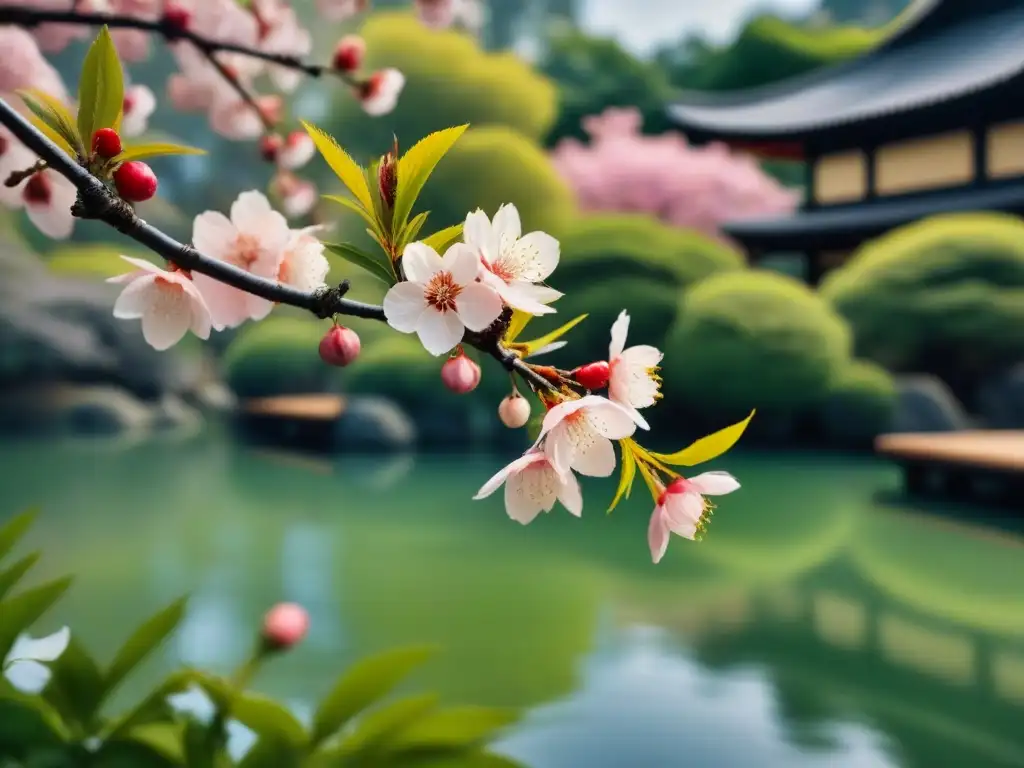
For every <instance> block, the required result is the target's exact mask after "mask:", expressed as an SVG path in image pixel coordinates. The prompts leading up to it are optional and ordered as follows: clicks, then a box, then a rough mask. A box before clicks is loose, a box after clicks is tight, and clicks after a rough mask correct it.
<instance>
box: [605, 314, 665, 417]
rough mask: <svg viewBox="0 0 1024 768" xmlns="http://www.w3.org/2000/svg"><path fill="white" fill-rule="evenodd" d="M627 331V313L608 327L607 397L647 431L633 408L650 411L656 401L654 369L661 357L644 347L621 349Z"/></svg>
mask: <svg viewBox="0 0 1024 768" xmlns="http://www.w3.org/2000/svg"><path fill="white" fill-rule="evenodd" d="M628 332H629V314H627V312H626V310H622V312H620V313H619V317H618V319H617V320H616V321H615V323H614V324H613V325H612V341H611V344H610V345H609V346H608V366H609V372H610V374H609V378H608V398H609V399H610V400H611V401H612V402H613V403H618V404H619V405H621V406H622V407H623V408H625V409H626V410H627V411H629V413H630V415H632V417H633V419H634V420H635V421H636V423H637V424H639V425H640V427H642V428H643V429H650V426H649V425H648V424H647V421H646V420H645V419H644V417H643V416H641V415H640V413H639V412H638V411H637V408H650V407H651V406H652V405H654V404H655V403H656V402H657V401H658V397H659V395H660V393H659V391H658V390H659V388H660V387H661V379H660V378H659V377H658V375H657V366H658V364H659V363H660V362H661V359H662V357H663V355H662V353H661V350H659V349H657V348H656V347H652V346H649V345H647V344H641V345H639V346H636V347H630V348H629V349H625V346H626V334H627V333H628Z"/></svg>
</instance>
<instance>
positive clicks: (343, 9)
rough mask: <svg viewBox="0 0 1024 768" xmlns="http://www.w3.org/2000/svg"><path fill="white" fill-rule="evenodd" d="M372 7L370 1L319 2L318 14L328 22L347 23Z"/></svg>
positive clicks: (327, 0)
mask: <svg viewBox="0 0 1024 768" xmlns="http://www.w3.org/2000/svg"><path fill="white" fill-rule="evenodd" d="M369 7H370V0H317V2H316V9H317V12H318V13H319V14H320V15H321V16H322V17H323V18H324V19H325V20H327V21H333V22H339V21H346V20H348V19H350V18H352V17H353V16H355V15H356V14H359V13H362V12H363V11H365V10H366V9H367V8H369Z"/></svg>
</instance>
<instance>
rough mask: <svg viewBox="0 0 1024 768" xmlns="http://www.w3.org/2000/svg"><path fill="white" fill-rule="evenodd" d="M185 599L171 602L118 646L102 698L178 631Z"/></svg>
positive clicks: (104, 680)
mask: <svg viewBox="0 0 1024 768" xmlns="http://www.w3.org/2000/svg"><path fill="white" fill-rule="evenodd" d="M186 603H187V598H184V597H183V598H181V599H180V600H175V601H174V602H173V603H171V604H170V605H169V606H167V607H166V608H164V609H163V610H162V611H160V612H159V613H157V614H156V615H155V616H152V617H151V618H149V619H147V620H146V621H145V622H144V623H143V624H142V625H141V626H139V628H138V629H136V630H135V632H134V633H133V634H132V636H131V637H129V638H128V640H127V641H126V642H125V644H124V645H123V646H121V650H119V651H118V652H117V655H116V656H115V657H114V660H113V661H112V662H111V664H110V668H109V669H107V673H106V675H104V678H103V682H104V691H103V695H104V696H107V695H109V694H110V692H111V691H113V690H114V689H115V688H116V687H117V686H118V685H120V683H121V681H122V680H124V679H125V678H126V677H127V676H128V675H129V674H131V672H132V670H133V669H135V667H137V666H138V665H139V664H141V663H142V661H143V660H145V658H146V657H147V656H149V655H150V654H151V653H152V652H153V651H155V650H156V649H157V648H158V647H160V645H161V644H162V643H163V642H164V641H165V640H166V639H167V638H168V637H169V636H170V635H171V633H172V632H174V630H175V629H177V628H178V625H179V624H180V623H181V620H182V619H183V618H184V617H185V606H186Z"/></svg>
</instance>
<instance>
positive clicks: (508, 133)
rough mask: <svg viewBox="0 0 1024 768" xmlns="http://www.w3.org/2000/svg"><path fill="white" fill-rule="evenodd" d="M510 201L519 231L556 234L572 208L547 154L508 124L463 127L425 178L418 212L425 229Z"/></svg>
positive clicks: (491, 210) (573, 204)
mask: <svg viewBox="0 0 1024 768" xmlns="http://www.w3.org/2000/svg"><path fill="white" fill-rule="evenodd" d="M503 203H514V204H515V206H516V207H517V208H518V209H519V215H520V218H522V221H523V231H524V232H529V231H532V230H536V229H539V230H542V231H544V232H550V233H553V234H555V236H556V237H557V236H558V234H559V233H560V232H561V231H562V230H564V229H565V228H566V226H567V225H568V224H569V222H570V221H571V219H572V218H573V216H574V215H575V211H576V202H575V199H574V198H573V195H572V192H571V191H570V190H569V188H568V187H567V186H566V184H565V182H563V181H562V179H561V178H560V177H559V176H558V174H557V173H556V172H555V169H554V168H553V167H552V165H551V162H550V161H549V160H548V157H547V155H546V154H545V153H544V152H543V151H542V150H541V148H540V147H539V146H538V145H537V144H536V143H534V142H533V141H530V140H529V139H527V138H526V137H525V136H523V135H522V134H520V133H517V132H516V131H514V130H512V129H510V128H503V127H498V126H494V127H490V128H477V129H472V130H469V131H467V132H466V133H465V134H463V136H462V138H460V139H459V140H458V142H457V143H456V144H455V146H454V147H453V148H452V150H451V152H449V153H448V154H447V155H445V158H444V159H443V160H442V161H441V162H440V164H439V165H438V166H437V170H435V171H434V173H433V174H432V175H431V177H430V181H428V182H427V185H426V187H424V189H423V194H422V196H421V197H420V201H419V202H418V203H417V205H416V210H418V211H430V219H429V221H428V223H427V227H426V230H425V231H427V232H435V231H437V230H438V229H441V228H442V227H447V226H449V225H451V224H457V223H459V222H461V221H464V220H465V218H466V214H467V213H469V212H470V211H473V210H476V209H477V208H482V209H483V210H484V211H486V212H487V215H488V216H493V215H494V212H495V211H496V210H497V209H498V206H499V205H502V204H503Z"/></svg>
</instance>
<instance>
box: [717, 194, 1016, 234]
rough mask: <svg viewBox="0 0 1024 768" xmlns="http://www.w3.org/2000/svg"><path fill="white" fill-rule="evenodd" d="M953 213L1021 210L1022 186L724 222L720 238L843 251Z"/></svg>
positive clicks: (883, 201) (874, 202)
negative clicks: (913, 223) (920, 222)
mask: <svg viewBox="0 0 1024 768" xmlns="http://www.w3.org/2000/svg"><path fill="white" fill-rule="evenodd" d="M956 211H1002V212H1006V213H1020V212H1022V211H1024V181H1022V182H1011V183H1007V184H1001V185H999V186H994V187H989V188H965V189H957V190H949V191H946V192H936V193H931V194H929V195H922V196H917V197H907V198H897V199H893V200H884V199H883V200H875V201H872V202H867V203H861V204H858V205H850V206H841V207H834V208H818V209H814V210H805V211H800V212H798V213H796V214H794V215H792V216H787V217H784V218H777V219H747V220H743V221H732V222H727V223H726V224H725V226H724V227H723V229H724V230H725V232H726V234H728V235H729V236H731V237H733V238H735V239H736V240H738V241H740V242H741V243H743V244H744V245H747V246H748V247H752V248H758V249H799V248H822V249H828V248H837V249H839V248H845V247H847V246H851V245H856V244H858V243H859V242H861V241H863V240H864V239H866V238H869V237H874V236H875V235H879V234H881V233H883V232H887V231H889V230H890V229H893V228H894V227H898V226H902V225H903V224H907V223H909V222H912V221H917V220H918V219H923V218H926V217H928V216H934V215H935V214H939V213H953V212H956Z"/></svg>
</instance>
